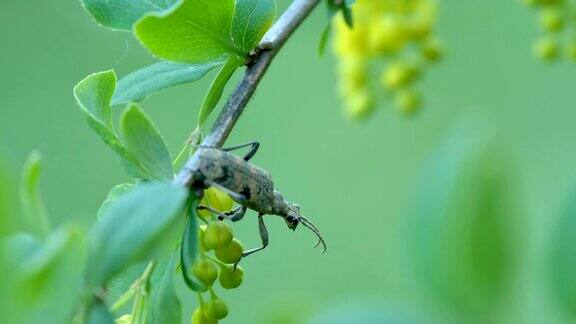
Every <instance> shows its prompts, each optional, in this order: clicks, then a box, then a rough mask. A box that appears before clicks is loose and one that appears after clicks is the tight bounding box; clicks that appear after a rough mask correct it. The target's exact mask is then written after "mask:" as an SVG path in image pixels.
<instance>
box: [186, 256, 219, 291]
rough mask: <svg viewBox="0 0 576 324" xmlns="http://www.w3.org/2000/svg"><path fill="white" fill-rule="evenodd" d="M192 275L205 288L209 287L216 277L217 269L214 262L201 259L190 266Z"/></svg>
mask: <svg viewBox="0 0 576 324" xmlns="http://www.w3.org/2000/svg"><path fill="white" fill-rule="evenodd" d="M192 273H193V274H194V276H195V277H196V278H198V280H200V282H202V283H203V284H204V285H205V286H206V287H210V286H212V284H213V283H214V281H215V280H216V277H218V268H217V267H216V265H215V264H214V262H212V261H210V260H207V259H203V260H198V261H196V262H195V263H194V265H192Z"/></svg>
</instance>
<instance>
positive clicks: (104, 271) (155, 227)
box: [85, 183, 187, 289]
mask: <svg viewBox="0 0 576 324" xmlns="http://www.w3.org/2000/svg"><path fill="white" fill-rule="evenodd" d="M186 197H187V192H186V190H185V189H184V188H180V187H175V186H171V185H168V184H159V183H147V184H144V185H141V186H139V187H138V188H136V189H134V190H133V191H132V192H130V193H128V194H127V195H124V196H122V197H121V198H120V199H118V200H117V201H116V203H115V204H114V205H113V206H111V207H110V208H109V209H108V210H107V212H106V213H104V215H102V221H101V222H99V223H97V224H96V225H95V226H94V228H93V229H92V230H91V232H90V235H89V237H88V251H89V254H88V256H89V257H88V266H87V267H86V276H85V281H86V285H87V286H88V287H89V288H91V289H94V288H95V287H99V286H103V285H104V284H106V283H107V282H108V281H109V280H110V279H111V278H112V277H114V276H115V275H116V274H118V273H120V272H121V271H122V270H123V269H126V268H127V267H128V266H129V265H131V264H133V263H135V262H138V261H142V260H143V259H144V258H145V257H147V256H149V255H150V254H151V253H152V252H153V250H154V248H155V247H156V246H157V245H158V244H159V243H161V242H160V241H162V240H165V239H166V238H165V237H164V236H165V235H166V234H167V233H168V232H169V230H170V228H171V226H172V225H173V224H175V223H176V221H177V220H178V218H179V217H181V211H182V209H183V207H184V203H185V201H186Z"/></svg>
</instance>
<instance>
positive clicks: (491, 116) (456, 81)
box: [0, 0, 576, 323]
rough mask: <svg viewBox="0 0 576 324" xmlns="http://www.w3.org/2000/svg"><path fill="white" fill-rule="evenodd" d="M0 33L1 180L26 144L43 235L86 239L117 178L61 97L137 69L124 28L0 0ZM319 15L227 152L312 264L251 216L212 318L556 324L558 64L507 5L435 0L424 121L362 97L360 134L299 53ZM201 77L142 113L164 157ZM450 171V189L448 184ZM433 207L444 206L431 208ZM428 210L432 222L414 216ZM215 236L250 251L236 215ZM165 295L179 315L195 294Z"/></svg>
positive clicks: (329, 61) (560, 311) (185, 130)
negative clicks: (261, 187)
mask: <svg viewBox="0 0 576 324" xmlns="http://www.w3.org/2000/svg"><path fill="white" fill-rule="evenodd" d="M288 3H289V1H287V0H279V7H280V8H281V9H283V8H285V7H286V6H287V4H288ZM0 21H1V25H2V26H3V28H1V29H0V39H1V40H2V46H1V48H2V49H1V50H0V62H2V63H0V64H1V67H2V68H1V76H0V147H1V150H2V151H3V153H5V154H6V155H7V156H8V157H9V158H10V161H9V164H10V167H11V170H13V173H14V178H17V175H18V170H19V168H20V166H21V165H22V164H23V162H24V160H25V158H26V156H27V155H28V153H29V152H30V151H32V150H34V149H38V150H40V151H41V152H42V153H43V155H44V157H45V159H44V160H45V162H44V164H45V168H44V177H43V183H42V190H43V194H44V198H45V201H46V204H47V208H48V210H49V212H50V214H51V215H52V218H53V219H54V221H55V223H62V222H64V221H66V220H70V219H73V220H77V221H79V222H81V223H82V224H85V226H86V227H87V226H88V225H89V224H90V223H91V222H93V220H94V218H95V215H96V211H97V208H98V206H99V204H100V203H101V202H102V200H103V199H104V198H105V196H106V194H107V192H108V190H109V189H110V188H111V187H112V186H113V185H115V184H117V183H121V182H125V181H126V180H127V178H126V177H125V176H124V174H123V172H122V170H121V168H120V164H119V161H118V159H117V158H116V156H115V154H114V153H113V152H111V151H110V150H109V149H108V148H107V147H106V146H105V145H104V144H103V143H101V142H100V140H99V139H98V138H97V137H96V136H95V134H94V133H93V132H92V130H91V129H90V128H89V127H88V126H87V124H86V123H85V121H84V120H83V118H82V116H81V115H80V113H79V111H78V108H77V106H76V104H75V101H74V98H73V96H72V88H73V86H74V85H75V84H76V82H78V81H79V80H80V79H82V78H83V77H84V76H86V75H88V74H90V73H93V72H95V71H101V70H107V69H110V68H114V69H115V70H116V71H117V73H118V74H119V75H121V76H122V75H125V74H126V73H128V72H130V71H132V70H134V69H136V68H139V67H142V66H145V65H147V64H150V63H151V62H153V61H154V60H153V59H152V58H151V57H150V56H149V55H148V54H147V53H146V52H145V50H143V49H142V48H141V47H140V46H139V45H138V44H137V42H136V41H135V40H134V39H133V38H132V36H131V35H129V34H127V33H120V32H116V33H115V32H110V31H108V30H106V29H104V28H102V27H99V26H98V25H96V24H95V23H94V22H93V21H92V20H91V18H90V17H89V16H88V14H87V13H86V12H85V11H84V10H83V8H82V7H81V6H80V4H79V2H78V1H34V2H32V3H29V2H18V1H10V2H6V3H4V5H3V10H2V11H1V12H0ZM325 21H326V19H325V10H324V8H322V7H320V8H319V10H316V12H315V13H314V14H313V15H312V16H311V18H310V19H309V20H308V21H307V22H306V23H305V24H304V25H303V26H302V28H301V29H300V30H298V31H297V33H296V34H295V36H294V37H293V38H292V39H291V40H290V41H289V42H288V43H287V45H286V47H285V48H284V50H283V51H282V52H281V53H280V54H279V55H278V57H277V59H276V61H275V62H274V64H273V66H272V67H271V69H270V71H269V73H268V74H267V75H266V77H265V79H264V81H263V82H262V84H261V86H260V87H259V89H258V90H257V92H256V96H255V97H254V100H253V101H252V102H251V103H250V105H249V107H248V109H247V110H246V113H245V114H244V115H243V117H242V119H241V121H240V122H239V124H238V126H237V127H236V128H235V130H234V132H233V133H232V136H231V138H230V139H229V140H228V143H229V144H239V143H245V142H249V141H253V140H258V141H260V142H261V144H262V147H261V149H260V151H259V153H258V154H257V155H256V157H255V159H254V161H255V163H257V164H259V165H261V166H263V167H264V168H266V169H267V170H269V171H270V172H271V173H272V174H273V176H274V179H275V182H276V184H277V186H278V187H279V189H280V190H281V191H283V192H284V193H285V196H286V197H287V198H288V199H289V200H292V201H294V202H297V203H299V204H300V205H301V206H302V210H303V212H304V214H305V215H306V216H307V217H309V218H311V219H313V220H314V221H315V223H316V224H317V225H318V226H319V228H320V229H321V230H322V231H323V233H324V235H325V237H326V240H327V242H328V252H327V253H326V254H324V255H322V254H320V253H319V251H318V250H315V249H312V248H311V245H312V244H313V243H314V237H313V236H312V235H311V234H310V233H309V232H307V231H304V230H299V231H296V232H291V231H287V230H286V228H285V225H284V223H283V222H282V221H280V220H279V219H276V218H270V219H269V220H268V222H267V223H268V225H269V231H270V235H271V244H270V246H269V248H268V249H267V250H266V251H265V252H263V253H260V254H258V255H256V256H254V257H250V258H248V259H246V260H245V261H243V263H244V264H243V266H244V268H245V270H246V280H245V284H244V285H243V287H242V288H241V289H239V290H235V291H226V292H222V293H221V297H222V298H223V299H225V300H226V301H227V302H229V304H230V308H231V313H230V314H231V315H230V317H229V319H228V320H227V322H230V323H294V322H296V323H298V322H300V321H312V322H315V323H316V322H318V323H340V322H342V323H386V322H389V321H390V322H394V323H405V322H418V323H419V322H425V321H432V320H433V319H435V318H438V319H439V320H440V321H444V320H446V318H449V319H453V320H454V319H455V320H456V321H458V319H463V318H465V319H468V320H470V321H472V319H475V320H477V321H479V322H485V321H490V322H492V321H494V320H495V318H498V319H499V321H503V322H520V321H521V322H525V323H543V322H547V323H550V322H570V321H573V320H574V319H575V318H574V317H571V316H570V312H569V310H567V309H566V307H563V306H562V304H561V303H558V302H557V300H556V299H555V297H554V293H553V291H554V290H553V289H548V288H549V285H548V279H549V276H550V275H549V274H548V272H547V269H548V265H550V264H552V262H553V261H550V260H549V258H548V256H549V255H548V251H549V246H550V245H551V244H552V243H551V242H553V240H554V239H555V238H556V237H557V236H556V235H555V234H554V233H555V232H554V229H555V226H556V224H557V223H558V222H559V218H560V216H561V215H562V210H563V206H564V205H565V204H566V201H567V199H569V193H570V189H571V187H572V185H573V184H574V182H575V180H576V167H575V165H576V150H574V148H573V146H574V143H575V141H576V132H574V120H575V118H576V110H575V109H574V95H575V93H576V92H574V80H575V75H576V65H574V64H570V63H566V62H560V63H557V64H544V63H541V62H539V61H537V60H535V59H534V58H533V57H532V55H531V51H530V50H531V46H532V43H533V41H534V40H535V39H536V37H537V36H538V31H537V27H536V24H535V15H534V12H531V11H530V10H529V9H527V8H525V7H524V6H522V5H521V4H520V3H519V2H516V1H514V0H507V1H500V0H467V1H457V0H444V1H442V2H441V7H440V19H439V21H440V23H439V30H438V35H439V36H440V37H441V38H442V39H443V40H444V41H445V43H446V44H447V49H448V55H447V57H446V59H445V60H444V61H443V62H442V63H441V64H439V65H437V66H436V67H434V68H432V69H431V70H430V71H428V73H427V75H426V77H425V80H423V82H422V83H421V85H420V89H421V90H422V91H423V93H424V96H425V100H426V107H425V110H424V111H422V113H421V114H419V115H418V116H417V117H416V118H415V119H413V120H407V119H404V118H402V117H401V116H399V115H398V114H396V113H395V112H394V111H393V109H392V108H391V106H390V105H382V107H380V109H379V111H378V113H377V114H376V115H375V116H374V117H373V118H371V119H370V120H369V121H367V122H365V123H361V124H354V123H351V122H349V121H347V120H346V119H345V118H343V117H342V114H341V106H340V102H339V98H338V93H337V87H336V74H335V71H334V70H335V69H334V67H335V61H334V58H332V57H330V55H328V56H326V57H324V58H319V57H318V55H317V52H316V47H317V42H318V39H319V37H320V32H321V30H322V28H323V26H324V24H325ZM212 75H213V74H211V76H212ZM239 75H240V73H238V75H237V76H236V78H237V77H238V76H239ZM209 80H210V78H205V79H203V80H202V81H201V82H199V83H196V84H193V85H192V86H190V85H188V86H181V87H177V88H175V89H171V90H168V91H165V92H162V93H160V94H159V95H157V96H154V97H152V98H151V99H150V100H148V101H146V102H145V103H144V104H143V107H144V109H145V110H146V112H147V113H148V114H149V115H150V116H151V117H152V119H153V120H154V121H155V123H156V125H157V127H158V128H159V130H160V131H161V133H162V134H163V136H164V138H165V139H166V140H167V142H168V143H169V145H170V148H171V150H172V153H173V154H176V153H177V152H178V151H179V149H180V145H181V143H182V142H183V141H184V140H185V139H186V137H187V136H188V134H189V133H190V132H191V130H193V127H194V126H195V121H196V113H197V111H198V109H199V105H200V103H201V100H202V96H203V94H204V92H205V91H206V89H207V86H208V84H209ZM233 84H234V83H233V82H231V83H230V86H229V87H228V91H229V90H230V89H231V88H232V86H231V85H233ZM118 111H119V110H118ZM483 128H487V129H488V130H487V131H483V130H482V129H483ZM486 134H492V135H486ZM484 137H488V138H489V139H486V140H484V139H483V138H484ZM460 139H461V140H462V141H460V142H458V140H460ZM474 142H479V143H482V144H478V145H477V144H473V143H474ZM476 147H480V148H476ZM468 151H472V152H473V153H470V154H471V155H467V154H468V153H466V152H468ZM474 152H480V153H474ZM502 153H503V154H502ZM470 156H472V157H470ZM495 156H498V157H497V158H495ZM500 156H502V158H500ZM501 160H505V162H500V161H501ZM471 161H472V162H471ZM494 161H496V162H494ZM451 163H452V164H451ZM486 165H488V167H486ZM451 166H453V167H451ZM501 166H502V168H501ZM459 168H462V169H463V170H465V171H463V173H464V174H466V176H462V178H461V174H460V173H458V172H457V171H458V170H460V169H459ZM478 169H480V170H481V171H474V170H478ZM485 169H487V171H486V170H485ZM468 170H473V171H468ZM495 170H496V171H495ZM442 172H447V173H446V175H445V174H444V173H442ZM475 172H476V173H479V174H481V175H480V176H476V178H474V174H475ZM469 173H472V175H469ZM485 173H488V174H490V176H484V175H485ZM450 176H455V177H456V180H455V181H456V182H457V183H460V182H462V183H460V184H457V185H456V187H455V188H452V187H450V184H451V182H450V181H452V180H453V179H452V178H450ZM508 176H510V177H508ZM469 178H470V179H472V180H470V179H469ZM451 179H452V180H451ZM461 179H465V180H462V181H460V180H461ZM478 179H481V180H478ZM486 179H492V180H493V179H498V181H495V182H498V183H497V184H494V183H493V182H494V181H492V180H486ZM484 180H486V181H484ZM500 180H502V181H500ZM486 183H488V184H486ZM443 185H446V186H448V187H450V188H451V189H450V188H448V189H447V188H443V187H442V186H443ZM494 186H496V187H498V190H496V189H494V188H495V187H494ZM430 192H434V193H439V194H437V196H439V197H435V195H434V194H427V193H430ZM444 192H448V193H449V194H448V196H444V197H440V196H442V194H441V193H444ZM478 192H491V193H494V192H496V194H494V195H496V196H495V197H494V195H493V196H492V197H489V196H490V195H487V197H488V198H485V199H487V200H488V201H490V202H491V203H492V204H493V205H491V206H492V207H491V208H487V209H486V210H484V211H481V212H480V214H479V215H484V214H489V215H490V216H493V217H492V218H491V219H494V222H493V223H498V224H499V225H493V224H492V223H491V224H492V225H490V224H488V225H486V226H484V227H476V225H474V222H473V220H474V219H475V218H474V216H473V215H472V216H470V215H468V214H470V213H471V211H470V209H474V208H476V207H478V206H480V207H485V206H486V204H487V203H486V200H484V198H482V197H485V196H486V195H484V196H482V195H483V194H481V193H478ZM454 193H458V194H454ZM500 194H502V195H500ZM504 195H505V196H506V197H508V195H511V196H514V197H515V198H514V199H512V198H510V199H508V198H506V200H505V199H504V198H502V197H504ZM423 197H424V198H423ZM451 197H456V198H451ZM459 197H460V198H459ZM478 197H481V198H478ZM435 198H437V199H438V201H439V202H438V201H436V200H434V199H435ZM426 199H428V200H430V202H429V201H427V200H426ZM442 199H445V200H446V199H447V200H450V199H455V200H457V202H456V203H454V206H456V207H454V206H452V204H451V203H447V204H446V206H447V205H450V206H452V207H446V206H445V205H443V204H444V203H443V200H442ZM467 199H472V200H474V199H479V200H478V201H479V202H477V203H471V204H467V203H466V202H467ZM510 201H514V202H513V203H511V202H510ZM462 202H464V203H463V204H461V205H458V204H460V203H462ZM435 204H439V205H441V206H444V207H446V208H447V209H446V210H448V211H446V212H445V211H444V209H443V208H444V207H438V208H439V209H438V210H440V211H439V212H435V211H437V209H434V208H436V207H434V206H436V205H435ZM508 205H514V206H512V207H510V208H509V209H506V208H508V207H503V206H508ZM480 207H478V208H480ZM504 209H505V210H506V212H502V210H504ZM482 213H484V214H482ZM446 215H448V216H446ZM436 216H439V217H440V220H439V222H437V223H434V225H433V226H431V225H430V226H428V225H426V222H425V221H424V222H423V223H422V222H421V221H422V219H423V218H424V219H426V220H430V219H431V220H432V223H433V221H434V217H436ZM445 216H446V217H445ZM459 216H462V217H463V218H459ZM468 216H469V217H471V219H472V221H471V222H469V223H467V222H466V221H462V219H466V217H468ZM501 216H502V217H504V218H506V221H505V222H500V220H501V218H499V217H501ZM508 216H510V217H508ZM478 218H481V219H483V217H478ZM459 222H460V223H459ZM462 222H463V223H466V224H464V225H462ZM488 222H490V221H488ZM459 224H460V225H461V226H460V225H459ZM470 224H472V225H470ZM474 228H483V229H484V228H485V229H486V231H480V233H476V232H478V231H476V232H475V231H474V230H473V229H474ZM470 229H472V230H470ZM234 230H235V232H236V234H237V235H238V236H239V237H240V238H241V239H242V241H243V242H244V243H245V245H246V246H247V247H252V246H256V245H257V244H259V239H258V235H257V227H256V218H255V217H254V215H252V214H251V215H248V217H246V218H245V219H244V221H242V222H240V223H238V224H234ZM470 231H472V232H473V233H472V232H470ZM469 233H472V234H469ZM415 234H416V235H415ZM467 235H471V236H474V237H475V238H474V239H475V240H476V241H475V242H476V243H478V242H479V245H478V246H480V247H479V248H478V249H477V250H474V249H473V250H474V251H476V252H478V251H480V252H478V253H479V255H476V254H474V253H475V252H474V251H473V252H472V253H471V254H470V255H467V256H466V257H462V256H461V255H460V254H459V253H460V252H459V251H455V252H454V251H453V250H458V247H462V245H461V244H464V247H466V244H468V243H467V242H468V241H466V240H467V237H468V236H467ZM475 235H476V236H475ZM568 237H569V235H568ZM420 239H421V241H422V242H419V240H420ZM431 242H432V243H431ZM484 243H486V244H484ZM419 244H422V245H419ZM490 244H492V246H491V247H490ZM419 246H420V248H419ZM487 246H488V247H487ZM455 247H456V248H455ZM447 251H448V252H447ZM450 251H451V252H450ZM482 251H503V253H501V254H498V253H496V254H497V255H492V254H490V253H484V254H483V253H482ZM428 252H430V253H428ZM444 252H446V253H444ZM452 252H453V253H452ZM448 255H450V256H448ZM454 255H456V256H454ZM574 256H575V255H573V257H574ZM466 262H468V263H466ZM462 264H471V265H470V267H471V269H472V270H473V271H472V272H474V271H475V270H478V269H480V270H478V271H479V273H480V274H479V275H478V276H477V277H478V278H480V279H478V280H476V281H474V280H475V279H471V278H470V277H467V276H466V275H464V277H463V278H458V276H460V275H462V273H466V271H468V270H470V269H468V270H462V271H460V267H461V266H462ZM468 266H469V265H466V267H468ZM462 267H464V266H462ZM435 271H436V272H435ZM444 271H447V272H444ZM451 271H452V272H453V273H454V274H455V277H452V276H451V274H452V272H451ZM422 272H424V274H419V273H422ZM443 276H446V277H445V278H444V277H443ZM438 277H443V278H438ZM472 277H474V275H473V276H472ZM474 278H476V277H474ZM439 282H440V283H439ZM495 282H496V283H495ZM429 283H432V285H430V284H429ZM446 285H447V286H448V288H446ZM469 286H470V287H469ZM474 287H475V288H474ZM181 291H182V295H183V296H184V299H183V301H184V304H185V305H186V306H187V311H188V312H189V311H191V309H192V307H193V306H194V305H195V304H196V299H195V297H194V296H193V295H192V294H190V293H187V292H185V290H184V289H181ZM493 294H494V296H493ZM495 295H498V296H495ZM487 296H488V297H487ZM571 298H574V297H571ZM571 305H572V306H574V304H571ZM572 311H574V309H573V308H572ZM351 314H352V315H351ZM355 314H356V315H355ZM493 316H494V317H493Z"/></svg>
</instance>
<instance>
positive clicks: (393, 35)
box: [334, 0, 442, 119]
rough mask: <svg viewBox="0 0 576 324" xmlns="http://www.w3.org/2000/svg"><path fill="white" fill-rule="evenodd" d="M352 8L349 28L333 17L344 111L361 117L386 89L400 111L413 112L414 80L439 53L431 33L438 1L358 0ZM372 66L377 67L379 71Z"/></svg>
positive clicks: (415, 104) (416, 104) (416, 103)
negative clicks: (351, 23) (351, 20)
mask: <svg viewBox="0 0 576 324" xmlns="http://www.w3.org/2000/svg"><path fill="white" fill-rule="evenodd" d="M352 12H353V22H354V26H353V28H350V27H348V26H347V24H346V23H345V21H344V19H341V18H338V19H337V21H336V35H335V42H334V43H335V44H334V51H335V53H336V55H337V57H338V59H339V80H340V92H341V95H342V97H343V99H344V101H345V112H346V114H347V115H348V116H349V117H351V118H353V119H361V118H365V117H367V116H369V115H370V114H371V113H372V112H373V111H374V108H375V105H376V102H377V101H378V100H380V99H381V98H379V97H383V99H386V98H387V94H389V93H390V94H392V95H394V97H395V104H396V107H397V108H398V110H399V111H400V112H402V113H404V114H406V115H411V114H413V113H414V112H415V111H416V110H417V109H418V108H419V107H420V106H421V104H422V100H421V97H420V95H419V93H418V92H417V91H416V90H415V89H414V87H413V86H414V83H415V81H417V80H418V79H419V78H420V77H421V75H422V71H423V69H424V68H426V67H428V66H429V65H430V64H431V63H434V62H436V61H438V60H439V59H440V58H441V57H442V46H441V44H440V42H439V41H438V40H437V39H436V38H435V36H434V35H433V34H434V29H435V26H436V17H437V3H436V2H435V1H434V0H357V1H356V3H355V4H354V6H353V7H352ZM374 71H381V72H380V76H378V75H373V74H374ZM377 73H378V72H377ZM378 81H379V82H378ZM379 94H385V95H384V96H379Z"/></svg>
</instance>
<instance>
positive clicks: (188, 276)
mask: <svg viewBox="0 0 576 324" xmlns="http://www.w3.org/2000/svg"><path fill="white" fill-rule="evenodd" d="M197 208H198V199H196V197H194V198H191V199H190V203H189V206H188V219H187V222H186V229H185V230H184V237H183V238H182V246H181V248H180V264H181V265H182V277H183V278H184V282H185V283H186V285H187V286H188V288H190V289H192V290H194V291H196V292H202V291H205V290H206V289H205V288H206V287H204V285H203V284H202V283H200V282H199V281H198V280H196V278H195V277H194V276H192V265H193V264H194V261H195V260H196V253H197V252H198V226H197V225H196V219H197V217H198V214H197V213H198V211H197Z"/></svg>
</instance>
